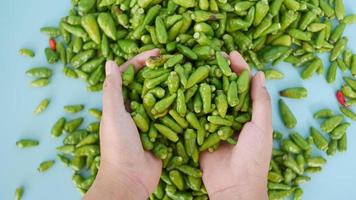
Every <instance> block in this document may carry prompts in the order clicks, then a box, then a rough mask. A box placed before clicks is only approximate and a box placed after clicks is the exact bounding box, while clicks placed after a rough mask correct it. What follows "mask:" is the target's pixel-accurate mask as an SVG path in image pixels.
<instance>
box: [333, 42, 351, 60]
mask: <svg viewBox="0 0 356 200" xmlns="http://www.w3.org/2000/svg"><path fill="white" fill-rule="evenodd" d="M347 42H348V39H347V38H346V37H343V38H341V39H340V40H338V41H337V42H336V44H335V47H334V48H333V49H332V51H331V54H330V61H334V60H336V59H337V58H338V57H339V55H340V54H341V53H342V51H343V50H344V49H345V47H346V44H347Z"/></svg>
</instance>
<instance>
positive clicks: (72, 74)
mask: <svg viewBox="0 0 356 200" xmlns="http://www.w3.org/2000/svg"><path fill="white" fill-rule="evenodd" d="M62 71H63V74H64V75H65V76H67V77H69V78H73V79H77V78H78V75H77V73H76V72H75V71H74V70H73V69H72V68H70V67H67V66H63V68H62Z"/></svg>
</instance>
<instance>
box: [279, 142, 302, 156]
mask: <svg viewBox="0 0 356 200" xmlns="http://www.w3.org/2000/svg"><path fill="white" fill-rule="evenodd" d="M281 148H282V149H283V150H284V151H286V152H290V153H294V154H299V153H300V152H301V149H300V147H299V146H298V145H296V144H295V143H294V142H293V141H291V140H289V139H285V140H283V141H282V144H281Z"/></svg>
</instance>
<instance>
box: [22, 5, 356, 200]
mask: <svg viewBox="0 0 356 200" xmlns="http://www.w3.org/2000/svg"><path fill="white" fill-rule="evenodd" d="M72 5H73V8H72V9H71V10H70V12H69V15H68V16H66V17H64V18H62V19H61V21H60V23H59V26H58V28H57V27H44V28H42V29H41V32H43V33H45V34H47V35H48V36H49V37H50V38H51V39H50V44H49V48H46V49H45V55H46V59H47V62H48V63H49V64H54V63H57V62H58V61H60V62H61V63H62V64H63V65H64V66H63V73H64V74H65V75H66V76H68V77H70V78H75V79H77V78H79V79H81V80H83V81H85V82H86V83H87V90H88V91H92V92H96V91H101V89H102V84H103V81H104V79H105V72H104V70H105V69H104V63H105V61H106V60H114V61H115V62H116V63H117V64H118V65H120V64H122V63H124V62H125V61H126V60H128V59H130V58H131V57H133V56H135V55H136V54H138V53H140V52H143V51H146V50H150V49H153V48H160V49H161V55H162V56H160V57H154V58H150V59H149V60H147V62H146V65H147V66H146V67H145V68H144V69H143V70H141V71H140V72H138V73H137V74H135V72H134V70H133V67H132V66H131V67H129V68H128V70H127V71H126V72H125V73H124V74H123V84H124V90H123V92H124V96H125V100H126V101H130V102H131V110H132V113H131V114H132V118H133V119H134V121H135V123H136V125H137V127H138V129H139V130H140V137H141V141H142V144H143V146H144V148H145V149H147V150H151V151H152V152H153V153H154V154H155V155H156V156H157V157H158V158H160V159H162V160H163V163H164V170H163V173H162V176H161V180H160V184H159V186H158V187H157V190H156V191H155V192H154V193H153V194H152V195H151V196H150V199H173V200H175V199H208V196H207V195H206V191H205V189H204V186H203V185H202V182H201V179H200V177H201V172H200V171H199V164H198V158H199V151H204V150H210V151H213V150H215V149H216V148H218V146H219V143H220V141H227V142H229V143H231V144H235V143H236V142H237V141H235V140H234V137H233V133H234V131H238V130H239V129H240V128H241V126H242V125H243V124H244V123H245V122H247V121H249V119H250V117H251V116H250V104H249V98H250V96H249V74H248V72H247V71H245V72H244V73H242V74H241V76H239V77H238V76H237V75H236V74H234V73H232V72H231V69H230V67H229V63H228V62H227V60H225V58H223V57H222V56H221V53H220V52H221V51H225V52H231V51H233V50H238V51H239V52H240V53H241V54H242V55H243V56H244V58H245V59H246V60H247V62H248V63H249V65H250V66H251V67H254V68H256V69H258V70H262V71H264V73H265V75H266V78H267V79H269V80H277V79H283V78H284V77H285V75H284V74H283V73H281V72H279V71H277V70H275V69H273V66H274V65H276V64H278V63H281V62H287V63H290V64H292V65H293V66H295V67H297V68H302V70H301V77H302V79H304V80H307V79H309V78H310V77H312V76H313V75H314V74H323V72H324V65H323V62H322V61H321V59H320V58H319V57H318V56H317V53H323V52H330V61H331V65H330V67H329V68H328V70H327V75H326V80H327V82H328V83H333V82H334V81H335V79H336V74H337V68H340V70H341V71H342V72H345V73H346V72H348V71H350V72H351V75H352V76H355V75H356V55H355V54H353V53H352V52H351V51H350V50H349V49H347V48H346V46H347V42H348V39H347V38H346V37H343V36H342V35H343V32H344V29H345V27H346V25H348V24H352V23H356V15H354V14H352V15H348V16H346V14H345V8H344V5H343V1H342V0H243V1H232V0H190V1H187V0H72ZM335 18H336V20H337V22H338V23H337V25H336V27H335V28H333V24H332V22H331V20H333V19H335ZM20 53H21V54H22V55H25V56H29V57H33V56H34V53H33V52H32V51H31V50H29V49H22V50H20ZM27 74H28V75H29V76H32V77H34V78H36V79H35V80H34V81H33V82H32V85H34V86H38V87H39V86H41V87H43V86H46V85H47V84H49V79H50V77H51V76H52V71H51V70H50V69H48V68H46V67H36V68H34V69H30V70H29V71H27ZM344 80H345V83H346V84H345V85H344V86H343V87H342V88H341V89H340V91H338V93H337V100H338V101H339V103H340V104H341V107H340V111H341V113H342V114H343V115H342V114H336V113H334V112H333V111H332V110H329V109H323V110H320V111H318V112H317V113H315V115H314V117H315V118H316V119H322V120H323V121H322V122H321V126H320V130H321V131H322V132H325V133H327V134H328V135H326V134H323V133H321V131H319V130H318V129H316V128H314V127H311V129H310V136H308V137H307V138H304V137H302V136H301V135H299V134H298V133H296V132H291V133H290V134H289V138H283V135H284V134H282V133H280V132H278V131H275V132H274V139H275V141H276V144H278V145H276V147H275V149H274V150H273V157H272V161H271V167H270V172H269V176H268V189H269V198H270V199H271V200H273V199H284V198H286V197H288V196H291V195H293V194H294V199H295V200H297V199H301V197H302V194H303V191H302V190H301V189H300V188H299V185H300V184H302V183H305V182H307V181H309V180H310V177H309V176H307V175H308V174H310V173H316V172H319V171H321V169H322V166H323V165H324V164H325V163H326V160H325V159H324V158H323V157H321V156H313V155H312V149H313V146H315V147H316V148H317V149H319V150H321V151H325V152H326V153H327V154H328V155H334V154H335V153H336V151H337V150H339V151H341V152H342V151H345V150H346V148H347V146H346V144H347V136H346V129H347V127H348V126H349V125H350V124H349V123H348V122H345V121H344V117H343V116H347V117H348V118H350V119H352V120H356V114H355V113H354V112H353V111H352V110H351V109H349V108H348V107H346V106H351V105H354V104H355V102H356V80H355V79H354V78H352V77H348V76H345V77H344ZM128 89H130V91H131V92H130V94H128V92H127V90H128ZM280 95H281V97H283V98H293V99H303V98H305V97H307V96H308V91H307V90H306V89H305V88H303V87H296V88H287V89H285V90H282V91H280ZM48 104H49V100H48V99H45V100H43V102H41V103H40V105H39V106H38V108H37V109H36V111H35V113H37V114H39V113H41V112H42V111H44V110H45V108H46V107H47V106H48ZM83 109H84V106H83V105H72V106H66V107H65V110H66V111H67V112H68V113H76V112H79V111H81V110H83ZM279 110H280V113H281V118H282V121H283V123H284V124H285V126H286V127H287V128H290V129H292V128H294V127H296V126H297V118H296V117H295V116H294V114H293V113H292V111H291V110H290V109H289V107H288V105H287V103H286V102H285V101H284V100H283V99H280V100H279ZM89 113H90V114H92V115H93V116H94V117H95V118H96V119H98V120H100V117H101V111H100V110H97V109H90V110H89ZM82 122H83V118H76V119H72V120H69V121H68V120H67V119H66V118H64V117H62V118H60V119H59V120H58V121H57V122H56V123H55V125H54V127H53V129H52V135H53V136H54V137H59V136H60V135H62V133H67V135H66V137H65V139H64V140H63V146H61V147H58V148H57V150H58V151H59V152H61V154H59V155H58V159H59V160H60V161H62V162H63V163H65V164H66V165H67V166H70V167H71V168H72V169H74V171H75V173H74V176H73V181H74V183H75V185H76V186H77V187H78V189H79V190H80V191H81V192H83V193H85V191H86V190H87V189H88V188H89V187H90V185H91V184H92V182H93V181H94V179H95V175H96V173H97V168H98V166H99V163H100V150H99V143H98V130H99V121H97V122H93V123H91V124H90V125H88V127H87V128H86V129H81V128H80V126H81V124H82ZM38 144H39V143H38V141H34V140H30V139H24V140H21V141H19V142H18V144H17V145H18V146H19V147H22V148H24V147H32V146H37V145H38ZM27 145H28V146H27ZM53 164H54V162H52V161H45V162H44V164H42V165H41V166H42V167H41V166H40V167H39V171H45V170H47V169H48V168H50V167H51V166H52V165H53ZM43 166H44V167H43ZM83 170H84V171H90V172H91V173H90V176H89V177H87V176H82V175H81V174H82V173H81V172H82V171H83ZM22 192H23V190H21V193H22Z"/></svg>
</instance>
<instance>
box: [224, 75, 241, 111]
mask: <svg viewBox="0 0 356 200" xmlns="http://www.w3.org/2000/svg"><path fill="white" fill-rule="evenodd" d="M227 102H228V104H229V105H230V106H231V107H234V106H236V105H237V104H238V103H239V97H238V88H237V84H236V82H235V81H232V82H230V85H229V89H228V91H227Z"/></svg>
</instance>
